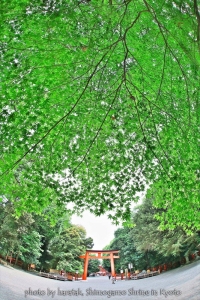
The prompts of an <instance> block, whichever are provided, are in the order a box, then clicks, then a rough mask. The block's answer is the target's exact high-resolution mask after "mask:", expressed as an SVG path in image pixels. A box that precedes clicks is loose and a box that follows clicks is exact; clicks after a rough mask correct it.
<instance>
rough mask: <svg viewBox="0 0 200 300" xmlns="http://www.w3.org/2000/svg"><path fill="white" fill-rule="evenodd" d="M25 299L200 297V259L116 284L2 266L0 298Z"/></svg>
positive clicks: (197, 299) (186, 299) (104, 279)
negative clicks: (53, 276)
mask: <svg viewBox="0 0 200 300" xmlns="http://www.w3.org/2000/svg"><path fill="white" fill-rule="evenodd" d="M95 290H96V291H95ZM50 292H51V293H50ZM70 292H71V295H70ZM76 293H77V295H76ZM144 293H146V294H144ZM170 293H176V295H172V294H171V295H170ZM73 294H74V295H73ZM117 294H118V295H117ZM22 299H28V300H39V299H40V300H42V299H44V300H47V299H54V300H62V299H65V300H66V299H71V300H75V299H77V300H97V299H98V300H104V299H114V300H127V299H129V300H145V299H152V300H162V299H167V300H175V299H177V300H200V261H196V262H194V263H192V264H189V265H186V266H183V267H180V268H177V269H174V270H171V271H168V272H165V273H161V274H160V275H158V276H155V277H150V278H145V279H140V280H127V281H125V280H122V281H121V280H119V281H117V282H116V283H115V284H112V281H111V280H109V279H108V277H95V278H88V280H87V281H78V282H75V281H74V282H70V281H65V282H63V281H56V280H53V279H48V278H42V277H39V276H36V275H32V274H30V273H27V272H24V271H21V270H16V269H11V268H8V267H5V266H1V265H0V300H22Z"/></svg>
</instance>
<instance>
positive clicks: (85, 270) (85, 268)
mask: <svg viewBox="0 0 200 300" xmlns="http://www.w3.org/2000/svg"><path fill="white" fill-rule="evenodd" d="M88 256H89V253H88V252H86V254H85V263H84V271H83V276H82V279H83V280H86V279H87V270H88Z"/></svg>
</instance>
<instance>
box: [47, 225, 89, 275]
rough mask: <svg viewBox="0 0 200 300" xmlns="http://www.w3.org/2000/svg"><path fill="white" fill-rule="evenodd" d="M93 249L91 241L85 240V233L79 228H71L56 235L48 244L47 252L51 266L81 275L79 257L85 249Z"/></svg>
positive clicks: (81, 267)
mask: <svg viewBox="0 0 200 300" xmlns="http://www.w3.org/2000/svg"><path fill="white" fill-rule="evenodd" d="M92 247H93V240H92V239H91V238H86V231H85V229H84V228H83V227H81V226H77V225H76V226H75V225H74V226H71V227H69V228H67V229H65V230H63V231H62V232H60V234H59V235H56V236H55V237H54V238H52V240H51V241H50V243H49V252H50V254H51V255H52V259H51V266H52V267H53V268H57V269H58V270H60V269H64V270H66V271H68V272H75V271H76V270H78V271H79V273H81V272H82V271H83V261H82V260H81V259H79V256H80V255H82V254H84V252H85V250H86V249H91V248H92Z"/></svg>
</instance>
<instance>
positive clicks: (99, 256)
mask: <svg viewBox="0 0 200 300" xmlns="http://www.w3.org/2000/svg"><path fill="white" fill-rule="evenodd" d="M94 253H95V254H97V255H96V256H94V255H90V254H94ZM118 253H119V250H86V253H85V255H81V256H79V257H80V258H83V259H84V260H85V262H84V271H83V276H82V279H83V280H86V279H87V270H88V261H89V259H110V264H111V275H112V276H115V265H114V258H119V255H118ZM102 254H108V255H105V256H103V255H102Z"/></svg>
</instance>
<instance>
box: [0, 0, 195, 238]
mask: <svg viewBox="0 0 200 300" xmlns="http://www.w3.org/2000/svg"><path fill="white" fill-rule="evenodd" d="M0 9H1V17H0V18H1V30H0V32H1V41H2V42H1V48H0V51H1V68H2V71H3V72H2V74H1V79H2V98H1V102H0V138H1V144H0V178H1V185H0V195H2V198H3V197H6V198H7V199H9V200H11V201H13V203H14V205H15V209H16V211H17V212H18V213H20V212H21V211H28V212H33V211H36V212H38V213H39V212H41V211H43V209H44V208H45V207H47V206H48V205H49V203H52V202H54V203H55V204H56V205H57V207H58V208H59V209H61V207H64V206H65V205H66V203H71V202H73V204H74V209H75V210H77V211H79V212H80V211H81V210H84V209H89V210H90V211H91V212H93V213H94V214H96V215H100V214H103V213H105V212H106V211H109V217H110V218H112V219H113V220H115V221H116V222H117V221H118V220H119V219H120V218H122V219H125V220H127V219H128V218H129V217H130V205H131V203H132V202H133V201H137V199H138V192H143V191H145V189H146V188H147V187H148V189H149V191H148V193H149V194H150V195H152V194H153V195H154V197H155V202H154V204H155V205H156V206H157V207H161V208H164V209H165V211H163V212H162V213H161V214H159V215H158V216H157V218H158V219H159V220H160V222H161V224H162V227H163V229H165V228H167V227H169V228H174V227H175V226H182V227H183V228H184V230H186V231H188V232H191V231H195V230H199V229H200V225H199V220H200V207H199V202H200V201H199V180H200V172H199V157H200V150H199V147H198V146H199V145H198V143H199V124H200V122H199V120H200V105H199V89H200V85H199V65H200V56H199V54H200V13H199V8H198V3H197V0H186V1H183V0H174V1H171V0H165V1H154V0H111V1H105V0H104V1H97V0H91V1H81V0H80V1H79V0H74V1H69V0H60V1H58V0H34V1H32V0H31V1H30V0H17V1H16V0H10V1H6V0H2V1H1V8H0Z"/></svg>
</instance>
